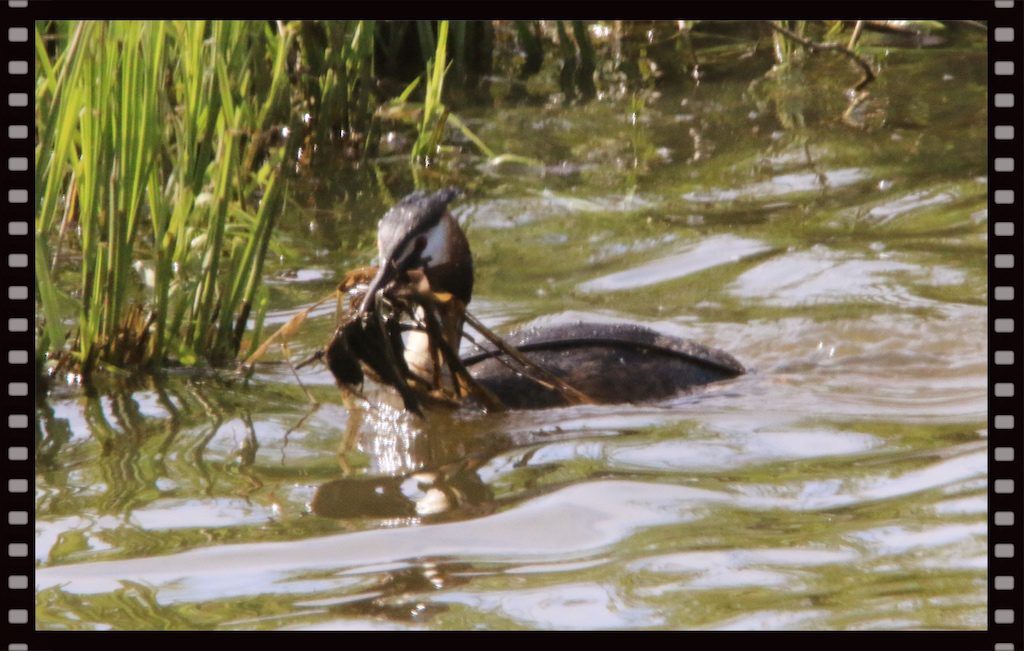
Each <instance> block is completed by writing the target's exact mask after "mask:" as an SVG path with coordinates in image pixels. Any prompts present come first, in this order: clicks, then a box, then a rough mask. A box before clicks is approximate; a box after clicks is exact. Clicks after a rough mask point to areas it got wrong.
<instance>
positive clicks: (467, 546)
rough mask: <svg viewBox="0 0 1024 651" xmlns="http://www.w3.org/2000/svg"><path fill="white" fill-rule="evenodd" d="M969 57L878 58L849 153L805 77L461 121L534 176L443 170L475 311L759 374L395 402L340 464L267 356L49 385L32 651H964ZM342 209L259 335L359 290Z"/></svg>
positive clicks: (797, 74)
mask: <svg viewBox="0 0 1024 651" xmlns="http://www.w3.org/2000/svg"><path fill="white" fill-rule="evenodd" d="M881 52H882V51H881V50H878V51H877V53H878V56H879V57H880V58H881V57H882V56H883V55H882V53H881ZM985 60H986V59H985V50H984V44H983V43H981V44H979V45H977V46H966V45H957V44H950V45H946V46H945V47H942V48H933V49H901V48H893V49H891V50H890V51H889V54H888V56H885V57H884V58H882V61H883V63H884V65H883V72H882V74H881V75H880V77H879V79H878V81H877V82H876V83H874V84H873V85H872V86H870V90H871V93H872V95H871V101H870V102H869V103H868V104H866V105H865V107H862V109H861V111H862V112H865V111H866V112H867V113H866V115H867V118H865V120H866V123H865V128H864V129H857V128H853V127H851V126H849V125H848V124H845V123H844V122H843V120H842V119H841V116H842V114H843V111H844V109H845V108H846V105H847V100H846V99H845V98H844V94H843V91H844V89H845V88H846V87H848V86H849V85H852V83H854V82H855V81H856V72H855V71H852V69H851V68H848V67H847V66H846V64H845V63H844V62H842V61H836V60H833V59H831V58H829V57H828V56H825V55H821V56H816V57H814V58H813V59H812V61H811V62H809V63H808V64H807V65H806V66H804V67H803V68H800V69H798V70H795V71H789V72H777V73H773V74H772V75H769V76H768V77H762V74H761V73H762V72H763V70H757V71H756V72H751V71H749V70H747V69H744V68H737V69H733V68H730V67H729V66H728V65H723V66H720V67H718V68H716V67H714V66H708V67H707V68H706V70H705V77H704V79H703V80H702V82H701V84H700V85H699V86H697V87H696V88H694V87H693V86H692V84H688V83H687V84H682V85H679V86H677V87H669V88H663V89H660V94H658V95H656V96H655V95H648V96H647V97H646V98H645V101H644V102H642V103H641V104H643V106H642V107H640V108H638V107H637V103H636V101H634V100H632V99H631V98H630V97H629V96H624V97H622V98H618V99H616V98H605V99H604V100H602V101H599V102H595V103H591V104H588V105H585V106H571V107H562V106H560V105H558V104H557V103H548V104H545V105H542V106H526V105H515V104H512V105H500V104H499V106H498V107H497V108H491V109H479V108H477V109H473V108H468V109H466V110H464V111H462V113H463V117H464V118H465V119H466V120H467V122H468V123H470V124H471V126H472V127H473V128H474V129H475V130H477V132H478V134H479V135H480V136H481V137H482V138H483V139H484V140H485V141H486V142H487V143H488V144H489V145H490V146H491V147H492V148H494V149H495V150H497V151H513V152H515V153H518V154H523V155H527V156H533V157H536V158H538V159H540V160H541V161H543V162H544V164H545V167H544V168H537V167H532V166H529V165H518V164H505V165H500V166H498V167H492V166H488V165H486V164H485V163H484V162H483V161H479V160H476V159H473V158H472V157H471V156H466V157H464V158H463V159H462V164H463V166H469V167H468V170H467V169H463V170H462V171H461V172H460V174H461V175H462V178H463V179H467V180H469V183H468V184H466V183H464V185H469V192H468V195H467V197H466V198H465V199H463V200H462V201H460V202H459V203H457V204H456V207H455V212H456V214H457V215H458V216H459V218H460V219H461V220H462V221H463V223H464V224H465V226H466V229H467V233H468V236H469V239H470V242H471V246H472V248H473V252H474V258H475V263H476V267H477V286H476V290H475V296H474V301H473V303H472V305H471V309H472V310H473V312H474V313H476V314H477V315H478V316H479V317H481V318H482V319H483V320H484V321H485V323H487V324H488V325H490V326H491V327H493V328H495V329H497V330H498V331H500V332H508V331H509V330H511V329H514V328H516V327H520V326H523V325H526V324H533V323H555V322H560V321H565V320H575V319H587V320H594V321H635V322H642V323H645V324H647V325H649V326H650V327H652V328H655V329H657V330H660V331H663V332H666V333H669V334H674V335H678V336H683V337H688V338H692V339H695V340H698V341H701V342H703V343H706V344H709V345H713V346H715V347H718V348H722V349H725V350H728V351H730V352H731V353H732V354H733V355H735V356H736V358H738V359H739V360H740V361H741V362H743V363H744V364H745V365H746V366H747V367H748V368H749V369H750V373H749V374H747V375H745V376H743V377H741V378H738V379H737V380H735V381H731V382H726V383H722V384H719V385H715V386H713V387H710V388H709V389H708V390H707V391H705V392H701V393H698V394H694V395H688V396H680V397H678V398H675V399H672V400H667V401H664V402H660V403H654V404H645V405H623V406H601V407H594V406H586V407H570V408H563V409H554V410H546V411H537V412H517V413H507V414H490V415H486V414H478V413H457V414H436V415H434V416H432V417H431V418H430V419H429V420H427V421H425V422H424V421H421V420H418V419H416V418H412V417H409V416H407V415H405V414H403V413H401V412H399V411H398V410H396V409H394V407H393V405H390V404H388V403H384V404H380V405H377V406H374V407H373V408H371V409H368V410H364V411H363V413H362V414H361V416H360V418H361V421H360V423H359V427H358V429H356V431H355V433H354V436H353V440H352V441H351V442H350V444H349V445H348V446H347V447H346V445H345V443H344V442H345V439H346V432H347V431H349V429H350V428H349V424H350V423H349V419H350V418H353V419H354V418H356V416H354V415H353V414H352V412H350V411H349V410H348V409H346V408H345V406H344V405H343V404H342V401H341V398H340V396H339V394H338V391H337V389H336V388H335V387H334V383H333V379H332V378H331V377H330V374H329V373H327V372H326V371H325V370H324V369H322V368H316V367H309V368H306V369H303V370H302V371H300V372H299V374H300V377H301V380H302V384H303V385H304V386H305V387H306V388H307V389H308V391H309V392H310V394H311V395H312V397H313V398H315V400H316V401H317V402H319V403H320V405H319V407H315V406H314V405H312V403H311V401H310V398H309V397H307V395H306V393H305V391H304V389H303V388H302V387H300V385H299V384H298V383H297V381H296V379H295V377H294V376H293V375H292V372H291V371H290V370H289V369H288V367H287V366H285V365H283V364H281V363H279V360H280V359H281V355H280V354H279V353H278V352H275V353H274V354H273V355H272V356H270V357H268V362H267V363H265V364H263V365H262V366H260V367H259V369H258V370H257V373H256V375H255V376H254V377H253V378H252V380H251V381H249V382H244V381H242V380H241V379H238V378H233V377H230V376H220V377H217V376H212V377H211V376H209V375H203V374H199V375H184V374H172V375H170V376H169V377H166V378H162V379H149V380H145V381H142V382H140V383H139V384H137V385H134V386H122V387H117V388H112V389H109V390H101V391H97V392H95V393H85V392H82V391H79V390H77V389H74V388H60V389H57V390H55V391H54V392H53V393H52V394H51V395H50V396H49V397H48V398H47V399H46V400H45V401H43V402H42V403H40V405H39V408H38V411H37V418H38V432H39V443H38V450H37V482H36V490H37V511H36V525H35V526H36V555H37V564H38V572H37V577H36V582H37V586H36V589H37V603H38V607H37V624H38V626H39V627H40V628H50V629H64V628H72V629H78V628H87V629H105V628H127V629H138V628H186V629H187V628H223V629H280V628H283V629H297V628H302V629H351V628H430V629H438V628H560V629H561V628H593V627H602V628H705V629H791V628H800V629H894V628H895V629H906V628H914V629H917V628H958V629H980V628H984V627H985V626H986V610H985V607H986V591H987V588H986V577H987V575H986V531H987V525H986V504H987V492H986V477H987V471H986V468H987V457H986V430H985V427H986V399H985V397H986V394H985V390H986V364H985V351H986V339H985V334H984V333H985V323H986V312H985V310H986V307H985V306H986V303H985V296H986V262H985V260H986V229H987V224H986V219H987V215H986V190H987V185H986V178H985V174H986V162H985V146H984V143H985V132H986V111H985V97H986V95H985V92H986V89H985V81H984V80H985V79H986V72H985ZM872 111H873V112H872ZM383 164H384V168H385V169H386V170H395V169H398V168H399V167H400V166H398V165H397V164H393V165H394V167H388V165H389V164H388V163H387V162H386V161H385V162H383ZM321 181H322V183H326V184H327V185H328V186H330V182H329V181H323V180H321ZM363 190H364V192H363V193H362V194H359V195H353V196H354V198H352V199H351V200H349V201H345V202H341V201H338V202H335V203H330V202H326V201H322V200H321V201H320V202H318V205H317V206H315V208H316V209H314V206H310V207H308V208H303V207H302V206H298V205H294V206H293V207H292V208H291V209H290V210H289V215H288V218H287V223H286V224H285V226H284V228H285V230H284V235H285V237H284V251H285V253H284V258H283V259H282V260H279V261H278V263H277V264H276V265H275V266H274V268H272V269H271V270H270V271H271V273H272V274H273V275H274V279H273V280H272V281H271V285H270V286H271V295H272V301H273V306H274V312H273V314H272V316H271V318H270V319H268V321H271V322H273V323H274V324H278V325H279V324H282V323H284V322H285V321H286V320H287V319H288V318H290V317H291V316H292V315H294V314H296V313H297V312H299V311H300V310H302V309H304V308H305V307H307V306H309V305H311V304H312V303H313V302H315V301H316V300H317V299H319V298H321V297H322V296H324V295H326V294H328V293H329V292H330V291H331V289H332V288H333V286H334V284H335V283H336V282H337V279H338V278H339V274H340V273H341V272H342V271H343V270H346V269H349V268H352V267H355V266H358V265H360V264H366V263H369V262H370V260H371V258H372V241H373V237H374V233H373V228H374V224H375V221H376V219H377V217H378V216H379V215H380V213H381V212H382V211H383V210H384V209H385V207H386V206H385V205H384V204H383V203H382V202H381V201H380V199H379V198H377V197H376V196H375V195H373V194H371V193H369V192H366V191H365V190H366V188H364V189H363ZM319 191H320V192H321V193H323V194H326V195H327V196H330V194H331V192H332V191H335V190H333V189H332V188H331V187H328V188H327V189H326V190H324V188H322V187H321V188H319ZM338 192H340V191H338ZM293 196H305V195H303V193H302V192H294V193H293ZM334 196H338V195H337V194H335V195H334ZM320 204H323V205H320ZM284 272H290V273H284ZM333 319H334V316H333V312H332V309H331V308H330V307H326V308H323V309H320V310H318V311H315V312H314V313H313V315H312V316H311V318H310V319H309V320H308V321H307V322H306V323H305V324H304V325H303V327H302V330H301V332H300V333H299V335H298V336H297V338H296V339H295V340H293V341H291V342H290V352H291V354H292V356H293V358H295V359H301V358H303V357H305V356H306V355H308V354H309V353H311V352H312V351H314V350H315V349H316V347H317V346H319V345H322V344H323V343H324V342H325V341H326V339H327V338H328V337H329V336H330V333H331V330H332V327H333V326H332V324H333Z"/></svg>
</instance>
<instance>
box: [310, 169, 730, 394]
mask: <svg viewBox="0 0 1024 651" xmlns="http://www.w3.org/2000/svg"><path fill="white" fill-rule="evenodd" d="M459 194H460V192H459V190H457V189H454V188H448V189H445V190H440V191H438V192H434V193H426V192H423V191H418V192H413V193H412V194H410V195H408V196H407V197H405V198H404V199H402V200H401V201H399V202H398V203H397V204H395V206H394V207H392V208H391V209H390V210H388V211H387V212H386V213H385V214H384V216H383V217H382V218H381V220H380V223H379V224H378V229H377V247H378V252H379V254H380V266H379V267H378V270H377V273H376V275H375V276H374V277H373V279H372V280H371V281H370V283H369V287H368V289H367V292H366V295H365V298H364V299H363V301H362V302H361V305H360V307H359V314H360V315H367V314H369V313H370V312H371V311H372V310H373V309H374V305H375V301H376V299H377V295H378V293H379V292H383V291H385V290H386V289H387V288H388V286H389V285H390V283H391V281H393V280H396V279H400V278H402V277H403V275H405V274H406V273H407V272H409V271H412V270H418V271H420V272H422V273H423V274H424V275H425V276H426V277H427V280H428V281H429V283H430V288H431V290H432V291H434V292H448V293H450V294H451V295H453V296H455V297H456V298H458V299H459V300H460V301H462V303H463V304H469V302H470V299H471V298H472V294H473V259H472V255H471V253H470V249H469V242H468V240H467V239H466V235H465V233H463V231H462V228H461V227H460V226H459V223H458V221H457V220H456V219H455V217H453V216H452V214H451V213H450V212H449V211H448V204H449V203H450V202H451V201H452V200H453V199H455V198H456V197H457V196H459ZM463 325H464V320H463V319H461V318H459V319H458V320H457V322H456V323H454V324H452V326H451V327H449V328H448V329H447V330H448V331H447V332H445V333H443V336H444V339H445V341H446V342H447V343H448V345H449V346H450V348H451V350H453V351H458V350H459V344H460V342H461V339H462V330H463ZM396 332H397V331H396ZM394 336H395V335H394V334H392V337H394ZM341 340H342V338H341V337H336V338H335V342H332V344H331V346H329V347H328V350H327V361H328V366H329V367H330V369H331V371H332V373H333V374H334V376H335V377H336V378H337V379H338V380H339V381H342V382H347V383H352V382H353V380H354V379H359V380H361V378H362V374H361V372H359V371H358V369H357V368H353V364H354V363H355V362H353V360H352V357H351V355H349V354H348V353H349V351H348V350H347V349H345V350H341V348H342V347H343V346H342V345H341V344H342V343H344V342H341ZM379 341H383V339H380V340H379ZM339 342H341V343H339ZM393 342H395V343H396V344H397V343H398V342H397V340H395V339H393ZM506 342H507V343H508V344H510V345H512V346H513V347H515V348H516V349H517V350H518V351H519V352H520V353H522V354H523V355H525V356H526V357H527V358H528V359H529V360H530V361H531V362H533V363H535V364H537V365H538V366H540V367H541V368H543V369H545V370H546V371H549V372H550V373H551V374H552V375H553V376H554V377H556V378H558V379H559V380H561V381H563V382H565V383H566V384H568V385H569V386H570V387H572V388H573V389H576V390H578V391H579V392H581V393H582V394H584V395H585V396H586V397H587V398H589V399H590V400H591V401H593V402H595V403H604V404H612V403H624V402H640V401H648V400H658V399H661V398H666V397H669V396H672V395H675V394H678V393H681V392H684V391H687V390H690V389H693V388H696V387H699V386H703V385H706V384H709V383H712V382H718V381H721V380H726V379H729V378H733V377H736V376H738V375H741V374H743V373H744V372H745V369H744V368H743V366H742V365H741V364H740V363H739V362H737V361H736V359H735V358H733V357H732V355H729V354H728V353H726V352H723V351H720V350H716V349H714V348H709V347H707V346H704V345H702V344H699V343H696V342H693V341H689V340H686V339H680V338H678V337H673V336H669V335H665V334H661V333H658V332H656V331H654V330H651V329H650V328H647V327H644V326H641V325H635V324H602V323H574V324H566V325H557V326H552V327H547V328H532V329H528V330H525V331H522V332H519V333H515V334H513V335H511V336H510V337H508V339H506ZM401 348H402V349H404V363H405V365H406V366H407V368H408V370H409V371H411V372H412V373H414V374H416V375H418V376H419V377H420V378H423V379H425V380H429V378H430V377H431V376H432V374H433V356H432V355H431V351H430V344H429V338H428V336H427V334H426V333H425V332H422V331H415V330H414V331H412V332H409V333H408V334H407V335H406V338H405V341H404V343H401ZM480 348H481V352H475V353H470V354H467V355H464V356H462V358H461V361H462V364H463V366H465V368H466V369H467V370H468V371H469V374H470V375H471V376H472V377H473V378H474V379H475V380H476V382H477V383H479V384H480V385H481V386H483V387H484V388H486V389H487V390H489V391H490V392H491V393H492V394H493V395H494V396H495V397H497V398H498V399H499V400H500V401H501V402H502V403H503V404H504V406H505V407H508V408H512V409H542V408H546V407H555V406H560V405H565V404H568V401H567V399H566V394H565V392H564V391H559V390H557V389H555V388H554V387H552V385H551V383H550V382H543V381H538V380H537V379H536V378H535V377H534V376H533V374H531V373H529V372H521V371H518V370H516V367H517V362H515V361H512V360H510V359H508V355H507V354H506V353H504V352H502V351H500V350H499V349H498V348H497V347H495V346H493V345H484V346H481V347H480ZM396 349H397V345H396ZM356 364H357V363H356ZM378 366H383V365H378ZM379 370H380V369H378V371H379ZM379 374H381V375H386V373H379ZM385 379H389V378H385ZM403 397H405V396H404V394H403ZM406 404H407V407H409V406H410V405H409V401H408V399H407V401H406Z"/></svg>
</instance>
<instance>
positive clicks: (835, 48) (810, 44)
mask: <svg viewBox="0 0 1024 651" xmlns="http://www.w3.org/2000/svg"><path fill="white" fill-rule="evenodd" d="M766 22H767V23H768V26H769V27H771V28H772V29H774V30H775V31H777V32H778V33H780V34H782V35H783V36H785V37H786V38H790V39H792V40H794V41H796V42H797V43H800V44H801V45H803V46H804V47H807V48H810V49H811V50H814V51H824V50H830V51H832V52H838V53H840V54H842V55H843V56H845V57H847V58H848V59H850V60H851V61H853V62H854V63H856V64H857V65H858V66H860V68H861V70H863V71H864V78H863V79H861V80H860V81H859V82H857V85H856V86H854V87H853V89H854V90H855V91H860V90H863V88H864V87H865V86H867V85H868V84H870V83H871V82H873V81H874V80H875V73H874V72H873V71H872V70H871V64H869V63H868V62H867V61H865V60H864V58H863V57H861V56H860V55H859V54H857V53H856V52H854V51H852V50H850V49H849V48H847V47H846V46H845V45H840V44H839V43H818V42H816V41H812V40H811V39H809V38H804V37H803V36H800V35H799V34H797V33H796V32H793V31H790V30H788V29H786V28H785V27H782V26H781V25H777V24H775V22H774V21H770V20H769V21H766Z"/></svg>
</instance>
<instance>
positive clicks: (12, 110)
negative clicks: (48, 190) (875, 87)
mask: <svg viewBox="0 0 1024 651" xmlns="http://www.w3.org/2000/svg"><path fill="white" fill-rule="evenodd" d="M990 2H992V4H991V5H990V6H991V8H992V12H991V14H990V19H989V21H988V28H989V29H988V33H989V98H990V103H989V112H988V115H989V143H988V146H989V149H988V152H989V170H988V172H989V191H990V199H989V240H988V241H989V295H988V299H989V333H988V341H989V346H988V352H989V387H990V392H989V402H988V404H989V441H990V445H989V449H990V457H989V558H988V561H989V565H988V567H989V613H988V632H989V635H988V639H989V640H991V642H990V643H986V644H985V646H984V648H991V649H995V650H996V651H1012V650H1014V649H1024V627H1022V623H1024V622H1022V620H1024V612H1022V610H1024V609H1022V599H1021V594H1022V586H1021V583H1022V580H1024V572H1022V568H1024V562H1022V560H1024V536H1022V534H1024V527H1022V526H1021V517H1022V513H1021V511H1022V509H1021V496H1020V490H1021V487H1022V486H1024V473H1022V470H1024V449H1022V448H1024V445H1022V443H1024V437H1022V435H1021V433H1022V425H1024V414H1022V409H1021V406H1020V405H1021V404H1022V403H1024V400H1022V395H1021V394H1022V391H1024V373H1022V369H1024V345H1022V335H1021V332H1022V330H1021V329H1022V328H1024V300H1022V296H1021V295H1022V292H1024V287H1022V285H1024V282H1022V277H1024V274H1022V271H1021V266H1022V265H1024V247H1022V243H1024V236H1022V234H1021V230H1022V229H1024V219H1022V215H1024V212H1022V209H1021V205H1022V200H1024V185H1022V178H1024V172H1022V165H1024V160H1022V158H1024V156H1022V148H1021V134H1022V127H1024V97H1022V95H1024V87H1022V75H1024V54H1022V52H1024V48H1022V47H1021V43H1022V42H1024V21H1022V16H1024V0H1016V1H1014V0H994V1H993V0H990ZM34 4H36V5H38V4H40V3H34ZM2 12H3V14H4V17H5V20H4V21H3V22H4V24H5V27H4V28H2V29H3V36H2V38H3V40H4V50H5V57H4V58H5V59H6V64H7V70H6V78H5V82H6V83H5V84H4V85H5V87H6V89H7V90H6V103H5V104H4V108H3V113H4V118H5V119H4V122H5V125H4V126H5V128H6V134H7V135H6V140H5V147H4V155H3V158H4V159H6V165H5V167H4V168H3V169H4V172H3V179H4V191H5V193H6V204H5V211H4V214H5V219H4V220H3V221H4V222H5V224H6V235H0V241H3V242H4V246H3V248H4V249H5V251H4V257H3V260H4V261H5V264H6V268H5V269H4V273H3V278H4V283H3V285H4V286H5V289H6V299H5V303H4V306H5V311H6V322H5V323H4V324H3V327H5V328H6V330H5V335H6V336H5V343H6V345H5V346H4V348H5V349H6V354H7V361H6V366H5V373H4V377H5V380H4V383H3V385H2V386H3V398H2V401H3V418H5V419H6V423H7V426H6V439H5V445H4V447H5V448H6V456H5V461H4V464H5V466H4V468H5V472H4V475H5V478H6V482H7V487H6V493H5V499H4V506H5V508H4V511H5V512H6V517H7V525H6V527H4V542H5V544H6V558H5V568H6V569H7V571H6V572H5V575H6V577H7V588H6V590H4V592H3V607H4V613H5V617H6V626H5V627H4V630H5V631H6V632H7V634H6V635H5V636H4V639H3V640H2V641H0V649H3V648H6V649H8V651H17V650H26V651H27V650H28V649H29V648H30V647H29V643H28V641H29V640H30V639H31V638H32V637H33V631H34V628H35V626H34V620H35V617H34V602H35V598H34V590H33V589H32V588H33V581H32V573H33V569H34V561H33V559H34V540H33V539H34V534H33V529H32V527H31V526H30V523H31V521H32V518H31V515H30V514H31V513H32V511H33V509H34V495H33V491H32V490H30V488H31V487H32V486H33V474H34V470H33V464H32V461H31V455H30V450H31V448H32V445H33V442H34V438H35V437H34V431H33V428H32V427H31V426H30V423H32V422H34V419H33V418H32V413H33V410H34V399H35V365H34V363H33V362H34V360H35V356H34V354H33V347H34V340H33V338H34V305H35V303H34V300H33V299H34V296H33V288H34V276H33V274H34V266H33V264H32V260H33V257H34V256H33V248H34V247H33V240H32V233H31V231H30V223H31V222H32V221H33V218H34V210H33V205H34V202H32V201H30V197H31V196H32V195H33V174H32V173H31V172H30V170H29V161H30V160H32V157H33V149H34V141H33V139H32V137H31V134H32V133H33V131H34V127H33V124H34V110H33V106H32V99H31V98H32V93H33V87H34V75H33V68H34V66H33V60H34V54H33V42H32V33H33V20H34V16H33V13H32V12H31V11H30V9H29V2H28V0H8V1H7V2H6V6H5V7H3V8H2ZM907 642H908V644H910V645H911V646H913V645H914V641H913V638H912V637H911V638H909V639H908V640H907ZM978 648H982V647H980V645H979V647H978Z"/></svg>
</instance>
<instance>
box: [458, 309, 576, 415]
mask: <svg viewBox="0 0 1024 651" xmlns="http://www.w3.org/2000/svg"><path fill="white" fill-rule="evenodd" d="M465 316H466V323H468V324H469V325H471V326H473V328H474V329H475V330H476V331H477V332H479V333H480V334H482V335H483V336H484V338H485V339H487V340H488V341H490V342H491V343H492V344H494V345H495V346H497V347H498V350H500V351H501V352H503V353H505V354H506V355H508V356H509V357H511V358H512V359H514V360H516V361H517V362H519V363H520V364H522V365H523V366H524V367H525V368H527V369H529V370H531V371H533V372H534V373H537V374H538V375H540V376H541V377H543V378H544V379H545V380H547V381H549V382H551V383H552V384H553V385H554V387H555V389H556V390H557V391H558V392H559V393H560V394H561V395H562V397H563V398H565V400H566V402H568V403H569V404H573V405H579V404H583V405H592V404H594V400H593V399H592V398H591V397H590V396H588V395H587V394H585V393H583V392H582V391H580V390H579V389H576V388H575V387H573V386H571V385H570V384H568V383H567V382H565V381H564V380H562V379H561V378H560V377H558V376H556V375H554V374H553V373H551V371H549V370H547V369H546V368H544V367H543V366H540V365H539V364H537V363H535V362H533V361H531V360H530V359H529V358H528V357H526V356H525V355H523V354H522V353H520V352H519V351H518V350H516V349H515V348H513V347H512V346H509V345H508V344H506V343H505V340H504V339H502V338H501V337H499V336H498V335H496V334H494V333H493V332H491V330H490V329H489V328H488V327H487V326H485V325H484V324H482V323H480V321H478V320H477V318H476V317H474V316H473V315H472V314H470V313H469V312H466V313H465Z"/></svg>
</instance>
